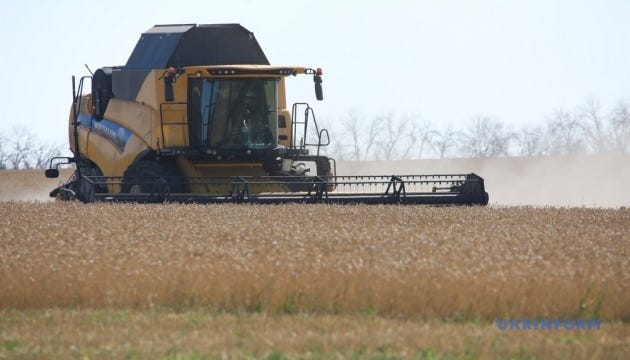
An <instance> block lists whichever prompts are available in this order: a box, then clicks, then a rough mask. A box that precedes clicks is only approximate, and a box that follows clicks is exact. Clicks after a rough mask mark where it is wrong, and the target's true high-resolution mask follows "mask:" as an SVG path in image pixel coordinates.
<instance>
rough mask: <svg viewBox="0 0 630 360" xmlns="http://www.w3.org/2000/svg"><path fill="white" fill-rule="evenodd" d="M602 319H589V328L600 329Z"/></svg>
mask: <svg viewBox="0 0 630 360" xmlns="http://www.w3.org/2000/svg"><path fill="white" fill-rule="evenodd" d="M599 325H600V321H599V319H588V329H589V330H591V329H592V328H593V327H595V328H597V330H599Z"/></svg>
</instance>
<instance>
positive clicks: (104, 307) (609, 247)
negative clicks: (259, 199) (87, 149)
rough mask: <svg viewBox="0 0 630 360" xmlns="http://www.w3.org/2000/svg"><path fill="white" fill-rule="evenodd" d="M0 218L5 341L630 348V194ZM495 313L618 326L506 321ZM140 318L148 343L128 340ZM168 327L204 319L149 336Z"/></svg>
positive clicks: (597, 352)
mask: <svg viewBox="0 0 630 360" xmlns="http://www.w3.org/2000/svg"><path fill="white" fill-rule="evenodd" d="M0 218H1V219H2V220H3V226H2V228H1V230H0V239H1V240H0V249H1V252H0V309H1V310H0V311H1V314H2V315H1V317H2V320H1V321H0V343H2V344H4V348H3V347H2V346H0V354H2V353H3V351H5V353H7V354H31V355H32V353H31V352H29V351H31V350H33V349H40V350H42V349H43V350H42V351H43V353H44V354H47V355H52V356H61V357H65V356H66V355H68V354H70V355H73V354H74V355H76V354H83V355H86V354H87V356H88V357H104V358H107V357H110V356H115V357H116V356H117V355H120V356H122V355H125V356H126V355H128V354H130V353H131V354H136V355H139V357H151V358H152V357H156V356H157V357H160V356H164V357H169V356H171V355H174V354H175V355H178V356H179V355H182V354H184V355H186V356H192V357H193V358H194V357H197V356H196V355H200V354H201V355H204V354H205V355H208V354H209V355H212V356H221V355H222V354H223V353H224V352H225V351H227V354H228V356H229V357H232V356H234V357H265V356H272V357H273V356H276V355H279V356H280V357H282V356H288V357H292V356H297V357H312V358H319V357H339V356H341V357H353V356H355V355H356V354H357V351H358V352H359V353H358V354H359V356H358V357H359V358H362V357H374V356H376V357H378V356H380V355H383V356H390V355H392V356H401V357H403V358H407V357H421V358H422V357H429V358H430V357H431V356H434V355H435V356H437V357H438V358H439V357H442V356H446V357H448V356H455V357H461V356H467V355H466V354H469V355H471V357H473V358H475V357H487V356H490V357H494V356H497V355H500V354H502V353H503V352H505V354H512V355H514V356H516V357H527V356H530V355H531V356H554V355H559V354H566V353H567V351H569V352H570V353H571V354H573V355H574V357H577V358H586V357H589V358H590V357H593V356H594V357H596V358H597V357H621V358H623V357H625V356H626V355H628V354H630V347H629V346H628V341H627V339H628V335H629V334H630V331H629V326H628V325H627V322H628V320H630V286H629V285H628V284H630V272H628V269H629V256H628V255H629V253H628V252H629V249H630V236H629V235H628V230H630V210H628V209H625V208H621V209H587V208H533V207H486V208H484V207H424V206H407V207H405V206H385V205H383V206H367V205H358V206H329V205H295V204H293V205H273V206H257V205H178V204H158V205H139V204H87V205H86V204H81V203H75V202H69V203H59V202H48V203H39V202H0ZM121 313H122V314H123V315H120V314H121ZM200 313H201V314H204V315H199V314H200ZM95 314H96V315H95ZM51 318H52V319H54V320H46V319H51ZM94 318H96V320H94ZM100 318H103V319H105V320H102V321H101V320H99V319H100ZM190 318H193V320H190ZM497 318H554V319H555V318H561V319H564V318H597V319H601V320H602V321H603V322H604V325H603V326H602V327H603V329H602V330H601V331H596V332H590V333H585V334H579V333H574V332H570V331H569V332H567V333H562V332H560V331H558V332H554V333H551V334H544V333H527V332H525V333H517V332H512V333H506V332H501V331H499V330H498V329H496V327H495V326H493V321H494V319H497ZM121 319H124V320H121ZM194 319H197V320H194ZM190 321H192V322H193V325H194V326H193V327H192V328H190V326H191V325H190ZM215 322H218V323H226V324H228V325H226V326H227V327H228V329H230V330H229V331H228V333H227V334H225V335H223V336H222V337H219V338H216V335H212V334H214V332H213V331H214V330H212V329H213V328H214V327H215V326H217V325H216V323H215ZM242 322H246V323H247V324H248V325H247V326H245V328H242V327H243V324H242ZM36 323H40V324H41V323H44V324H48V325H46V326H44V327H43V330H39V329H36V328H37V326H35V325H34V324H36ZM230 324H231V325H230ZM343 324H346V325H343ZM378 324H380V325H378ZM124 327H129V329H131V330H128V331H131V334H134V336H137V337H139V338H140V339H144V341H145V342H140V343H137V342H131V343H129V344H127V345H128V347H129V348H124V347H123V348H121V347H120V346H122V345H124V344H126V342H124V341H123V339H119V337H118V335H114V334H116V332H117V331H122V328H124ZM348 327H350V328H352V329H354V330H353V332H352V334H354V335H353V336H349V335H348V334H345V335H344V331H346V330H347V328H348ZM364 327H365V329H363V328H364ZM61 328H63V329H72V330H64V331H62V332H63V334H65V335H60V334H58V337H54V336H53V338H51V336H50V334H55V330H59V329H61ZM86 328H87V329H91V332H90V330H85V329H86ZM314 328H315V329H319V330H318V331H315V332H313V331H314V330H312V329H314ZM95 329H100V330H98V331H97V330H95ZM134 329H135V330H134ZM168 329H171V330H173V331H175V330H174V329H179V330H177V331H180V332H181V331H184V330H183V329H188V330H190V331H192V334H189V335H188V336H186V339H187V340H185V341H184V340H182V339H180V342H172V341H170V342H169V341H168V340H167V341H164V342H156V338H154V337H151V338H150V339H147V337H148V336H149V335H148V334H150V333H152V332H156V333H160V334H163V335H164V336H166V339H169V337H168V336H167V334H166V333H167V332H168ZM239 329H240V330H239ZM288 329H292V330H288ZM344 329H346V330H344ZM86 331H87V333H92V334H93V336H96V337H97V340H94V339H93V338H89V339H86V338H85V336H86V335H85V334H86ZM95 331H96V333H97V334H99V335H94V332H95ZM286 331H292V333H293V334H294V335H292V336H294V337H295V339H294V341H293V342H291V341H288V340H287V338H286V333H285V332H286ZM392 331H393V333H392ZM446 333H452V334H451V335H450V336H447V337H446V338H445V337H444V336H446V335H444V336H438V335H435V334H446ZM38 334H39V335H38ZM44 334H49V335H46V336H44ZM69 334H75V335H74V337H73V336H71V335H69ZM239 334H241V335H243V334H246V335H247V334H249V335H247V336H245V335H244V336H245V338H241V336H240V335H239ZM281 334H285V335H281ZM296 334H300V335H296ZM309 334H310V335H309ZM388 334H389V335H388ZM99 336H101V337H104V338H100V337H99ZM248 336H249V337H248ZM339 336H341V337H342V338H343V339H345V340H343V341H342V340H340V339H339V338H338V337H339ZM344 336H345V337H344ZM567 336H568V337H569V339H570V340H568V343H566V342H563V340H562V339H565V338H566V337H567ZM114 338H116V339H119V340H120V341H123V342H122V343H120V342H116V340H112V339H114ZM90 339H92V340H90ZM98 339H100V340H101V341H100V342H99V341H98ZM204 339H206V340H209V339H212V341H211V342H210V343H208V344H206V343H205V342H204ZM296 339H310V340H299V341H298V340H296ZM378 339H381V340H378ZM445 339H447V340H446V341H445ZM448 339H450V340H448ZM515 339H517V340H516V341H515ZM550 339H551V343H550ZM88 340H89V341H88ZM112 341H113V343H112ZM173 341H174V340H173ZM55 344H56V345H55ZM72 344H83V345H81V346H83V347H82V348H80V349H83V350H81V351H82V352H79V353H76V354H75V352H72V351H74V350H72V349H75V350H76V349H77V348H78V347H77V346H76V345H72ZM90 344H92V345H90ZM105 344H109V345H107V346H109V348H108V347H107V346H106V345H105ZM112 344H113V345H112ZM116 344H118V346H117V345H116ZM147 344H150V345H147ZM173 344H175V345H173ZM177 344H180V345H177ZM212 344H214V345H212ZM314 344H315V345H317V344H319V345H318V346H315V345H314ZM370 344H375V345H373V346H372V345H370ZM420 344H423V345H422V346H421V345H420ZM572 344H573V345H572ZM575 344H577V345H578V346H577V347H576V346H575ZM53 345H54V346H53ZM72 346H74V347H72ZM3 349H4V350H3ZM107 349H109V350H107ZM125 349H126V350H125ZM191 349H197V350H195V351H198V352H195V351H193V350H191ZM499 350H500V351H499ZM116 351H118V352H116ZM277 352H279V353H277ZM379 354H380V355H379ZM205 355H204V356H205ZM512 355H510V356H512ZM201 357H203V356H201Z"/></svg>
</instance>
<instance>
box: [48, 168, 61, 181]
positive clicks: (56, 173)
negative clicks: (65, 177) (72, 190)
mask: <svg viewBox="0 0 630 360" xmlns="http://www.w3.org/2000/svg"><path fill="white" fill-rule="evenodd" d="M46 177H47V178H49V179H55V178H58V177H59V170H57V169H46Z"/></svg>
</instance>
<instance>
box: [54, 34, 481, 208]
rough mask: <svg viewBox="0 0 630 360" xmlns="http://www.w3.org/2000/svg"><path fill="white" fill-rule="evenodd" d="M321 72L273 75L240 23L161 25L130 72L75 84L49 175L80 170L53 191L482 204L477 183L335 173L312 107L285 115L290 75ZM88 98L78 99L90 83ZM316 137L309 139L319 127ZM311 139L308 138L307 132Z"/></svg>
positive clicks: (189, 198)
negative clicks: (66, 167) (65, 167)
mask: <svg viewBox="0 0 630 360" xmlns="http://www.w3.org/2000/svg"><path fill="white" fill-rule="evenodd" d="M301 74H306V75H311V76H312V77H313V81H314V83H315V94H316V97H317V99H318V100H322V99H323V95H322V85H321V84H322V78H321V76H322V71H321V69H319V68H318V69H312V68H306V67H294V66H271V65H270V64H269V61H268V60H267V57H266V56H265V54H264V53H263V51H262V49H261V48H260V46H259V44H258V42H257V41H256V39H255V37H254V34H253V33H251V32H250V31H248V30H247V29H245V28H244V27H242V26H241V25H238V24H221V25H198V26H197V25H158V26H155V27H153V28H151V29H150V30H149V31H147V32H145V33H144V34H142V36H141V37H140V40H139V41H138V43H137V45H136V47H135V49H134V50H133V52H132V54H131V56H130V57H129V60H128V61H127V63H126V64H125V65H124V66H114V67H103V68H100V69H98V70H97V71H96V72H94V73H93V74H92V76H86V77H83V78H81V79H80V80H79V83H78V86H75V79H74V77H73V94H74V95H73V105H72V109H71V112H70V122H69V125H70V126H69V135H70V136H69V137H70V149H71V150H72V152H73V154H74V156H73V157H57V158H53V159H51V162H50V166H49V169H48V170H47V171H46V176H47V177H58V176H59V171H58V166H59V165H61V164H67V163H74V164H75V167H76V171H75V173H74V175H73V177H72V178H71V179H70V180H69V181H68V182H67V183H65V184H63V185H62V186H60V187H58V188H57V189H55V190H53V191H52V192H51V196H52V197H56V198H59V199H62V200H72V199H79V200H82V201H84V202H92V201H133V202H163V201H181V202H253V203H284V202H328V203H422V204H480V205H485V204H487V202H488V195H487V193H486V192H485V189H484V183H483V179H482V178H480V177H479V176H477V175H475V174H461V175H406V176H338V175H337V174H336V171H335V168H336V166H335V162H334V160H333V159H332V158H329V157H327V156H325V155H322V154H321V153H320V151H321V148H322V147H324V146H327V145H328V143H329V137H328V132H327V130H326V129H320V128H319V127H318V125H317V122H316V120H315V114H314V112H313V109H312V108H311V107H310V106H309V105H308V104H306V103H296V104H293V105H292V106H291V108H289V107H288V105H287V103H286V96H285V78H286V77H288V76H296V75H301ZM86 79H89V80H91V92H90V93H88V94H83V85H84V83H85V80H86ZM313 128H314V131H312V129H313ZM309 130H311V131H309Z"/></svg>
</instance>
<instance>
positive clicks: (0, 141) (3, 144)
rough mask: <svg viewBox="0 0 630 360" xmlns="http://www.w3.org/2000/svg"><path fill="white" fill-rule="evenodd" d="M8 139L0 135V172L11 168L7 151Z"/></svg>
mask: <svg viewBox="0 0 630 360" xmlns="http://www.w3.org/2000/svg"><path fill="white" fill-rule="evenodd" d="M7 143H8V141H7V139H6V138H5V137H4V136H3V135H2V134H0V170H4V169H6V168H8V167H9V156H10V154H9V151H8V149H7Z"/></svg>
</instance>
